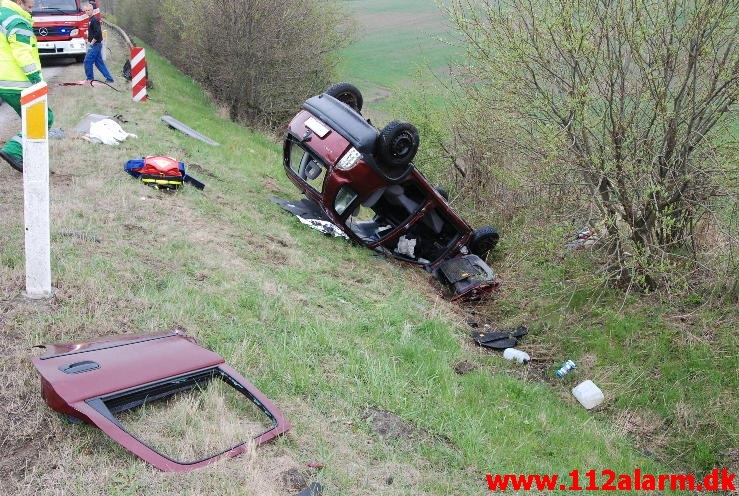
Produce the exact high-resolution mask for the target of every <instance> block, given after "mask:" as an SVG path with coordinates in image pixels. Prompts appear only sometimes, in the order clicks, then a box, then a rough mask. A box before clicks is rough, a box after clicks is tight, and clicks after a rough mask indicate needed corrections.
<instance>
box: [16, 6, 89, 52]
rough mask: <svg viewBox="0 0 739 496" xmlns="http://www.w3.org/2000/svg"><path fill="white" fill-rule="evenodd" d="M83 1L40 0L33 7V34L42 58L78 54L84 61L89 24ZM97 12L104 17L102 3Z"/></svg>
mask: <svg viewBox="0 0 739 496" xmlns="http://www.w3.org/2000/svg"><path fill="white" fill-rule="evenodd" d="M84 3H87V2H84V1H83V0H37V1H36V2H35V4H34V6H33V11H32V12H31V15H32V16H33V33H34V34H35V35H36V38H37V40H38V52H39V56H41V57H42V58H49V57H74V58H75V59H76V60H77V61H78V62H82V61H83V60H84V58H85V55H86V54H87V27H88V25H89V23H90V21H89V19H88V17H87V14H85V11H84V10H83V4H84ZM91 3H92V5H93V6H95V11H94V12H95V15H96V16H97V17H98V18H99V17H100V9H99V2H91Z"/></svg>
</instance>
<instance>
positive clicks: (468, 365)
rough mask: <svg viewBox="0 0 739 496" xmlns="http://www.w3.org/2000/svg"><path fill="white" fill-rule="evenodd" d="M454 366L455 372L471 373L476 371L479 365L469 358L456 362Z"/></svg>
mask: <svg viewBox="0 0 739 496" xmlns="http://www.w3.org/2000/svg"><path fill="white" fill-rule="evenodd" d="M452 368H453V369H454V373H456V374H458V375H465V374H469V373H470V372H474V371H475V370H477V369H478V368H479V367H478V366H477V364H475V363H472V362H470V361H468V360H462V361H461V362H457V363H455V364H454V365H453V366H452Z"/></svg>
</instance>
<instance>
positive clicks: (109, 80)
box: [105, 79, 115, 84]
mask: <svg viewBox="0 0 739 496" xmlns="http://www.w3.org/2000/svg"><path fill="white" fill-rule="evenodd" d="M105 82H106V83H108V84H110V83H115V79H106V80H105Z"/></svg>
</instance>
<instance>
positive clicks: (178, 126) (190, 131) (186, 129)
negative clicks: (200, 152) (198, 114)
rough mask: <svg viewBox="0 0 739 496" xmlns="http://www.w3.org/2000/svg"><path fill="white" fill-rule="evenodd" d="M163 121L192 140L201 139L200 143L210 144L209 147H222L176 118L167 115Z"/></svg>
mask: <svg viewBox="0 0 739 496" xmlns="http://www.w3.org/2000/svg"><path fill="white" fill-rule="evenodd" d="M162 120H163V121H164V122H166V123H167V125H168V126H169V127H171V128H172V129H177V130H178V131H182V132H183V133H185V134H187V135H188V136H190V137H191V138H195V139H199V140H200V141H202V142H204V143H208V144H209V145H213V146H220V145H221V144H220V143H218V142H217V141H214V140H212V139H210V138H208V137H207V136H203V135H202V134H200V133H199V132H197V131H195V130H194V129H193V128H191V127H189V126H187V125H185V124H183V123H182V122H180V121H178V120H177V119H175V118H174V117H170V116H168V115H165V116H163V117H162Z"/></svg>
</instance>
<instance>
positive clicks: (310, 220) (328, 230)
mask: <svg viewBox="0 0 739 496" xmlns="http://www.w3.org/2000/svg"><path fill="white" fill-rule="evenodd" d="M269 199H270V200H272V201H273V202H275V203H277V204H278V205H279V206H281V207H282V208H284V209H285V210H287V211H288V212H290V213H291V214H293V215H295V217H297V218H298V220H299V221H300V222H302V223H303V224H305V225H306V226H309V227H311V228H313V229H315V230H317V231H321V232H322V233H324V234H329V235H331V236H335V237H342V238H344V239H349V237H348V236H347V235H346V234H344V232H343V231H342V230H341V229H339V227H338V226H337V225H336V224H334V223H332V222H331V221H330V220H329V219H328V218H327V217H326V216H325V215H324V213H323V212H322V211H321V209H320V208H318V206H317V205H316V204H315V203H314V202H312V201H310V200H308V199H307V198H303V199H302V200H300V201H297V202H293V201H290V200H283V199H282V198H278V197H276V196H270V197H269Z"/></svg>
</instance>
